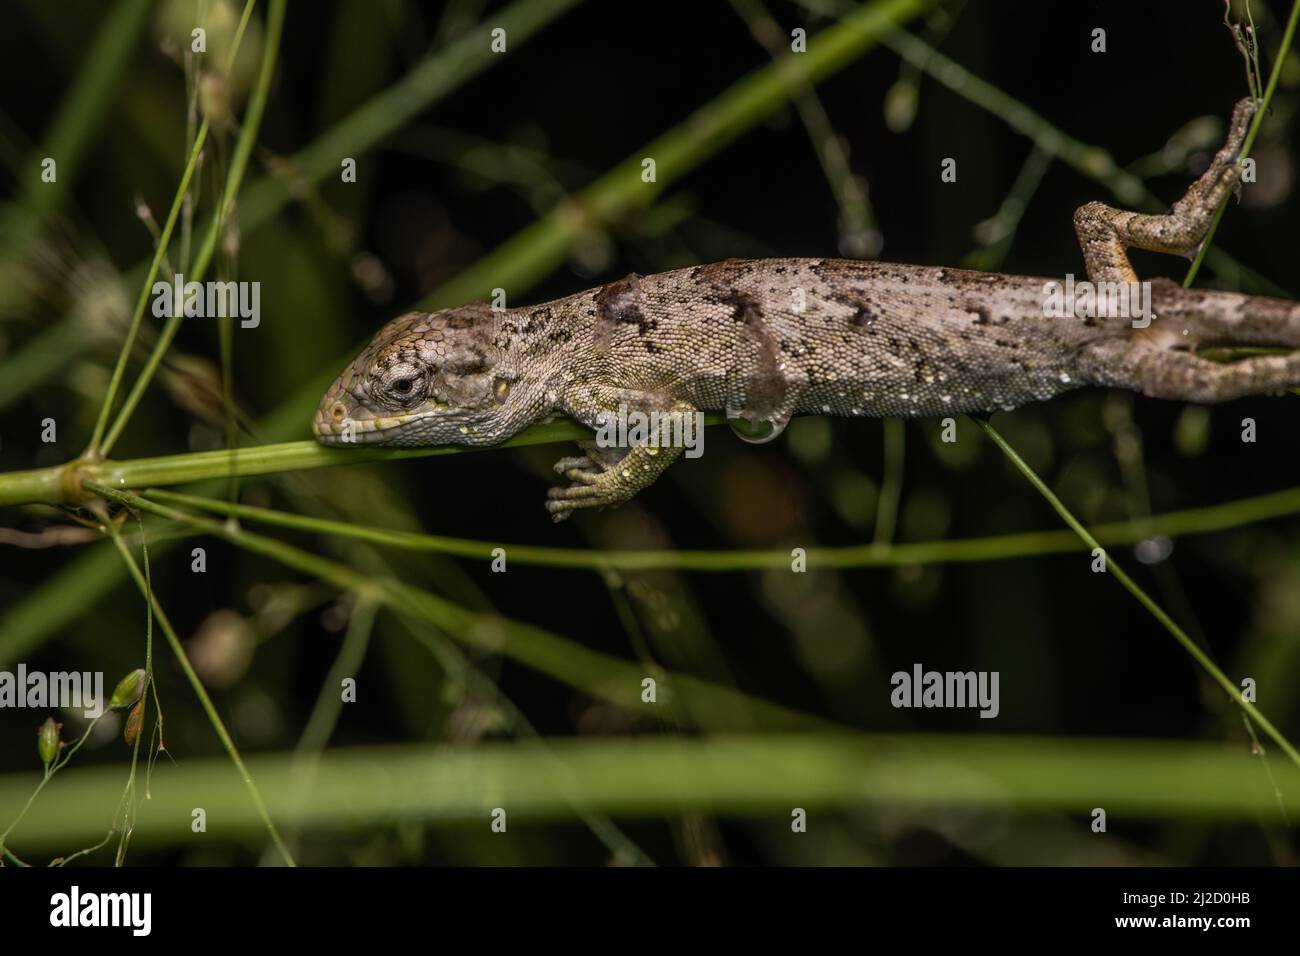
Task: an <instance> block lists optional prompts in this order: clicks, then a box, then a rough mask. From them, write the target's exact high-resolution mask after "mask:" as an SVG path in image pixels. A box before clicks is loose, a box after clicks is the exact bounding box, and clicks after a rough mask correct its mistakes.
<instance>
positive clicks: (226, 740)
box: [113, 535, 296, 866]
mask: <svg viewBox="0 0 1300 956" xmlns="http://www.w3.org/2000/svg"><path fill="white" fill-rule="evenodd" d="M113 543H114V544H115V545H117V550H118V552H119V553H120V554H121V555H122V560H123V561H124V562H125V564H126V568H127V570H128V571H129V572H130V574H131V577H132V578H134V579H135V583H136V586H137V587H138V588H139V589H140V593H141V595H142V596H143V597H144V599H145V600H146V601H148V602H149V606H150V607H151V608H152V609H153V614H154V617H155V618H156V619H157V621H158V626H159V627H161V628H162V632H163V635H164V636H165V637H166V638H167V643H168V644H169V645H170V646H171V649H172V653H173V654H175V655H176V662H177V663H178V664H180V667H181V670H182V671H184V673H185V679H186V680H188V681H189V682H190V687H192V688H193V689H194V694H195V696H197V697H198V699H199V704H200V705H201V706H202V707H203V712H204V713H205V714H207V717H208V722H209V723H210V724H211V725H212V729H213V730H214V731H216V734H217V738H218V739H219V740H220V741H221V745H222V746H223V747H225V749H226V753H227V754H229V756H230V760H231V762H232V763H234V765H235V769H236V770H238V771H239V776H240V778H241V779H242V780H243V784H244V787H245V788H246V789H247V791H248V794H249V796H250V797H251V798H252V801H253V805H254V807H255V808H256V810H257V815H258V817H259V818H260V819H261V821H262V825H263V826H264V827H265V828H266V832H267V833H268V835H269V836H270V837H271V842H272V843H274V844H275V846H276V848H277V849H278V850H279V851H280V854H281V856H283V857H284V862H285V863H286V864H287V865H288V866H296V864H295V863H294V859H293V854H291V853H290V852H289V848H288V847H287V846H286V845H285V843H284V841H283V840H282V839H281V838H280V832H279V831H278V830H277V829H276V827H275V823H274V821H272V819H271V815H270V812H269V811H268V810H267V808H266V803H265V801H263V799H262V794H261V792H260V791H259V790H258V788H257V784H256V783H254V782H253V776H252V774H250V773H249V772H248V766H247V765H246V764H245V763H244V758H243V757H242V756H240V754H239V748H237V747H236V746H235V741H234V740H233V739H232V738H231V736H230V732H229V731H228V730H227V729H226V725H225V723H224V722H223V721H222V719H221V715H220V714H219V713H217V708H216V705H215V704H213V703H212V698H211V697H209V696H208V691H207V688H205V687H204V686H203V682H202V681H201V680H199V675H198V674H196V673H195V672H194V668H193V667H192V666H191V665H190V661H189V658H188V657H186V655H185V648H184V647H182V646H181V641H180V638H179V637H177V636H176V630H175V628H173V627H172V624H171V621H170V620H168V618H167V615H166V614H165V613H164V612H163V609H162V607H160V606H159V604H158V602H157V600H155V598H154V596H153V592H152V591H151V590H150V589H149V583H148V581H146V580H145V577H144V575H143V574H141V573H140V567H139V565H137V564H136V561H135V558H134V557H133V556H132V555H131V552H130V550H129V549H128V548H127V547H126V544H125V543H124V542H123V541H122V538H121V536H120V535H114V536H113ZM138 740H139V738H137V742H138ZM196 805H199V804H196ZM185 816H186V818H187V819H188V818H189V813H188V811H187V812H186V814H185Z"/></svg>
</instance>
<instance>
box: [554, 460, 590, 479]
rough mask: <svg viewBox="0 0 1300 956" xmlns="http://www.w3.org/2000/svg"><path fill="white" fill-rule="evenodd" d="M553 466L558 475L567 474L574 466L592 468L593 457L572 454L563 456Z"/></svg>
mask: <svg viewBox="0 0 1300 956" xmlns="http://www.w3.org/2000/svg"><path fill="white" fill-rule="evenodd" d="M551 467H552V468H554V469H555V473H556V474H557V475H567V474H568V473H569V472H570V471H572V470H573V469H574V468H590V467H591V459H590V458H588V457H587V456H586V455H571V456H569V457H568V458H561V459H560V460H559V461H557V462H556V463H555V464H554V465H552V466H551Z"/></svg>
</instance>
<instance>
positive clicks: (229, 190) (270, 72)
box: [101, 0, 288, 455]
mask: <svg viewBox="0 0 1300 956" xmlns="http://www.w3.org/2000/svg"><path fill="white" fill-rule="evenodd" d="M248 2H249V4H251V3H252V2H253V0H248ZM287 7H288V0H271V8H270V11H269V13H268V16H267V25H266V41H265V44H264V45H263V48H262V66H261V69H260V71H259V73H258V77H257V84H256V86H255V87H254V88H253V94H252V96H251V97H249V100H248V109H247V111H246V112H245V114H244V122H243V125H242V126H241V127H240V130H239V138H238V139H237V140H236V142H235V152H234V156H233V158H232V159H231V163H230V170H229V173H228V174H227V177H226V185H225V188H224V189H223V190H222V193H221V197H220V199H219V200H218V205H217V214H216V215H215V216H214V217H213V219H212V222H211V225H210V226H209V228H208V232H207V237H206V238H205V239H204V242H203V245H202V246H201V247H200V249H199V252H198V255H197V256H196V257H195V260H194V266H193V275H192V276H191V277H190V278H191V281H194V282H201V281H202V280H203V276H204V274H205V273H206V272H207V268H208V265H209V264H210V263H211V261H212V256H213V255H214V253H215V251H216V247H217V238H218V236H219V235H220V234H221V231H222V230H223V229H224V227H225V223H226V217H227V215H228V214H229V211H230V204H231V203H233V202H234V200H235V196H237V195H238V194H239V187H240V184H241V183H242V182H243V179H244V171H245V169H247V167H248V158H249V156H250V155H251V154H252V151H253V146H254V145H255V143H256V142H257V132H258V130H259V129H260V128H261V125H262V115H263V113H264V112H265V111H266V100H267V96H268V95H269V94H270V90H271V79H272V77H273V76H274V75H275V64H276V59H277V57H278V55H279V51H280V36H281V34H282V33H283V31H284V17H285V11H286V9H287ZM241 27H242V24H241ZM232 62H233V51H232ZM206 129H207V120H206V119H205V120H204V125H203V126H202V127H200V133H203V132H204V131H205V130H206ZM180 198H181V196H180V194H178V196H177V200H178V201H177V203H175V204H174V205H173V208H172V214H171V216H169V217H168V225H169V226H170V225H172V224H174V222H175V217H176V213H177V212H178V211H179V200H180ZM159 248H160V249H165V246H164V244H162V243H160V244H159ZM145 287H146V288H150V287H151V284H150V283H146V284H145ZM173 305H174V306H180V303H173ZM183 318H184V309H183V308H176V309H175V310H174V312H173V314H172V315H170V316H168V317H167V322H166V323H165V324H164V325H163V329H162V332H161V333H160V334H159V336H158V339H157V341H156V342H155V343H154V347H153V350H152V352H150V354H149V358H148V359H147V360H146V361H145V365H144V368H143V369H141V371H140V375H139V377H138V378H137V379H136V381H135V385H133V386H132V388H131V392H130V394H129V395H128V396H127V398H126V402H125V403H124V404H123V405H122V410H121V411H120V412H119V413H118V416H117V418H116V419H115V420H114V422H113V427H112V429H110V430H109V432H108V435H107V437H106V438H105V439H104V443H103V454H105V455H107V454H108V453H109V452H110V451H112V449H113V446H114V445H115V444H116V443H117V439H118V436H120V435H121V434H122V429H123V428H125V427H126V423H127V422H128V421H130V420H131V414H132V413H133V412H134V411H135V408H136V406H137V405H138V404H139V403H140V399H141V398H142V397H143V395H144V392H145V389H147V388H148V387H149V382H150V381H151V380H152V379H153V376H154V373H155V372H156V371H157V370H158V365H159V364H160V363H161V362H162V358H163V356H164V355H165V354H166V352H167V349H168V348H169V347H170V346H171V342H172V339H173V338H174V337H175V335H176V330H177V329H178V328H179V327H180V323H181V320H182V319H183ZM125 354H126V353H125V352H124V353H123V355H124V356H125ZM101 414H102V412H101Z"/></svg>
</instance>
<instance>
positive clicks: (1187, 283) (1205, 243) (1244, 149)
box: [1183, 0, 1300, 288]
mask: <svg viewBox="0 0 1300 956" xmlns="http://www.w3.org/2000/svg"><path fill="white" fill-rule="evenodd" d="M1297 23H1300V0H1295V2H1294V3H1293V4H1291V16H1290V17H1288V18H1287V21H1286V30H1285V31H1284V32H1283V34H1282V44H1281V46H1279V47H1278V50H1277V59H1276V60H1275V61H1274V63H1273V69H1272V71H1271V72H1270V73H1269V75H1268V85H1267V86H1266V87H1265V88H1264V97H1263V102H1262V103H1261V104H1260V107H1259V110H1258V111H1257V112H1256V113H1255V118H1254V119H1252V120H1251V121H1250V129H1248V130H1247V131H1246V140H1245V142H1243V143H1242V144H1241V155H1240V158H1241V159H1245V158H1246V157H1247V156H1249V155H1250V150H1251V148H1252V147H1253V146H1254V145H1255V137H1256V136H1258V135H1259V128H1260V127H1261V126H1262V125H1263V124H1264V117H1265V115H1266V114H1267V113H1268V107H1269V104H1270V103H1272V102H1273V93H1274V91H1276V90H1277V84H1278V80H1280V79H1281V77H1282V68H1283V67H1284V66H1285V65H1286V59H1287V56H1288V55H1289V54H1290V52H1291V43H1292V41H1294V40H1295V31H1296V24H1297ZM1229 198H1231V197H1230V196H1224V197H1223V201H1222V202H1220V203H1219V208H1218V209H1216V210H1214V218H1213V219H1211V220H1210V228H1209V230H1208V231H1207V232H1206V233H1205V238H1204V239H1203V240H1201V245H1200V247H1199V248H1197V250H1196V258H1194V259H1193V260H1192V264H1191V266H1190V267H1189V268H1188V270H1187V275H1186V276H1185V277H1184V278H1183V286H1184V287H1185V288H1190V287H1191V285H1192V283H1193V282H1195V281H1196V274H1197V273H1198V272H1200V271H1201V263H1202V262H1204V261H1205V257H1206V256H1207V255H1208V254H1209V252H1210V246H1211V244H1212V243H1213V241H1214V233H1215V232H1216V231H1217V230H1218V228H1219V221H1220V220H1221V219H1223V213H1224V210H1226V209H1227V208H1228V200H1229Z"/></svg>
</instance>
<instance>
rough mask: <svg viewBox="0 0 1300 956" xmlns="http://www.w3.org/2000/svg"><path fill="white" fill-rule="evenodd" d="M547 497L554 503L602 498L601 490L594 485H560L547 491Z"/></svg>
mask: <svg viewBox="0 0 1300 956" xmlns="http://www.w3.org/2000/svg"><path fill="white" fill-rule="evenodd" d="M546 495H547V497H548V498H550V499H551V500H552V501H576V500H578V499H582V498H598V497H601V496H602V495H601V489H600V488H598V487H597V486H596V485H594V484H590V485H584V484H577V483H575V484H572V485H560V486H557V487H555V488H550V489H548V490H547V492H546Z"/></svg>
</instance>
